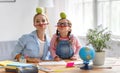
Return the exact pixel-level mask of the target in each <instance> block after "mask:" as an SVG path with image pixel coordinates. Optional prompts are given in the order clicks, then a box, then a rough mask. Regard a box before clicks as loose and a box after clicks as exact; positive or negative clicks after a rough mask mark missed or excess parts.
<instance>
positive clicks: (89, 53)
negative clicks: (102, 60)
mask: <svg viewBox="0 0 120 73" xmlns="http://www.w3.org/2000/svg"><path fill="white" fill-rule="evenodd" d="M79 56H80V58H81V59H82V60H83V64H84V65H85V66H83V67H81V69H86V70H89V69H91V67H89V66H88V64H89V62H90V61H91V60H93V59H94V57H95V50H94V48H93V47H92V46H85V47H81V48H80V51H79Z"/></svg>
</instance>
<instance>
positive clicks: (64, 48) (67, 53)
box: [56, 40, 74, 59]
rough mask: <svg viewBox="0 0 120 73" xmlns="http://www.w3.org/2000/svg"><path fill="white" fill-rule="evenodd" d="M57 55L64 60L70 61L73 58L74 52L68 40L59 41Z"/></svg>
mask: <svg viewBox="0 0 120 73" xmlns="http://www.w3.org/2000/svg"><path fill="white" fill-rule="evenodd" d="M56 54H57V55H58V56H59V57H60V58H62V59H69V58H70V57H72V56H73V54H74V51H73V49H72V46H71V43H70V42H69V41H68V40H59V42H58V44H57V48H56Z"/></svg>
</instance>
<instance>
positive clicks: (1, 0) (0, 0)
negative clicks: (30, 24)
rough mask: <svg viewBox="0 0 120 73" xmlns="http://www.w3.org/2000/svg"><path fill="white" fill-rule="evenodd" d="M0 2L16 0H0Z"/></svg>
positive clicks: (14, 0)
mask: <svg viewBox="0 0 120 73" xmlns="http://www.w3.org/2000/svg"><path fill="white" fill-rule="evenodd" d="M0 2H16V0H0Z"/></svg>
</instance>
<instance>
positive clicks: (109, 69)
mask: <svg viewBox="0 0 120 73" xmlns="http://www.w3.org/2000/svg"><path fill="white" fill-rule="evenodd" d="M66 62H68V61H66ZM80 66H83V65H75V66H74V67H70V68H66V66H65V65H49V66H48V65H44V66H42V67H44V68H49V69H52V70H54V71H52V72H49V73H120V58H106V61H105V64H104V65H103V66H100V67H94V68H93V69H92V70H82V69H80ZM91 66H92V64H91ZM0 73H10V72H5V69H4V68H0ZM39 73H47V72H44V71H41V70H39Z"/></svg>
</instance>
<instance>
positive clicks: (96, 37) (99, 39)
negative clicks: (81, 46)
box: [87, 27, 111, 65]
mask: <svg viewBox="0 0 120 73" xmlns="http://www.w3.org/2000/svg"><path fill="white" fill-rule="evenodd" d="M110 37H111V32H110V31H107V28H105V29H102V27H97V28H95V29H89V30H88V33H87V40H88V44H91V45H92V46H93V48H94V49H95V51H96V54H95V58H94V60H93V65H103V64H104V60H105V49H108V48H110V46H109V45H108V44H107V42H108V41H109V40H110ZM99 57H100V58H99Z"/></svg>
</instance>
